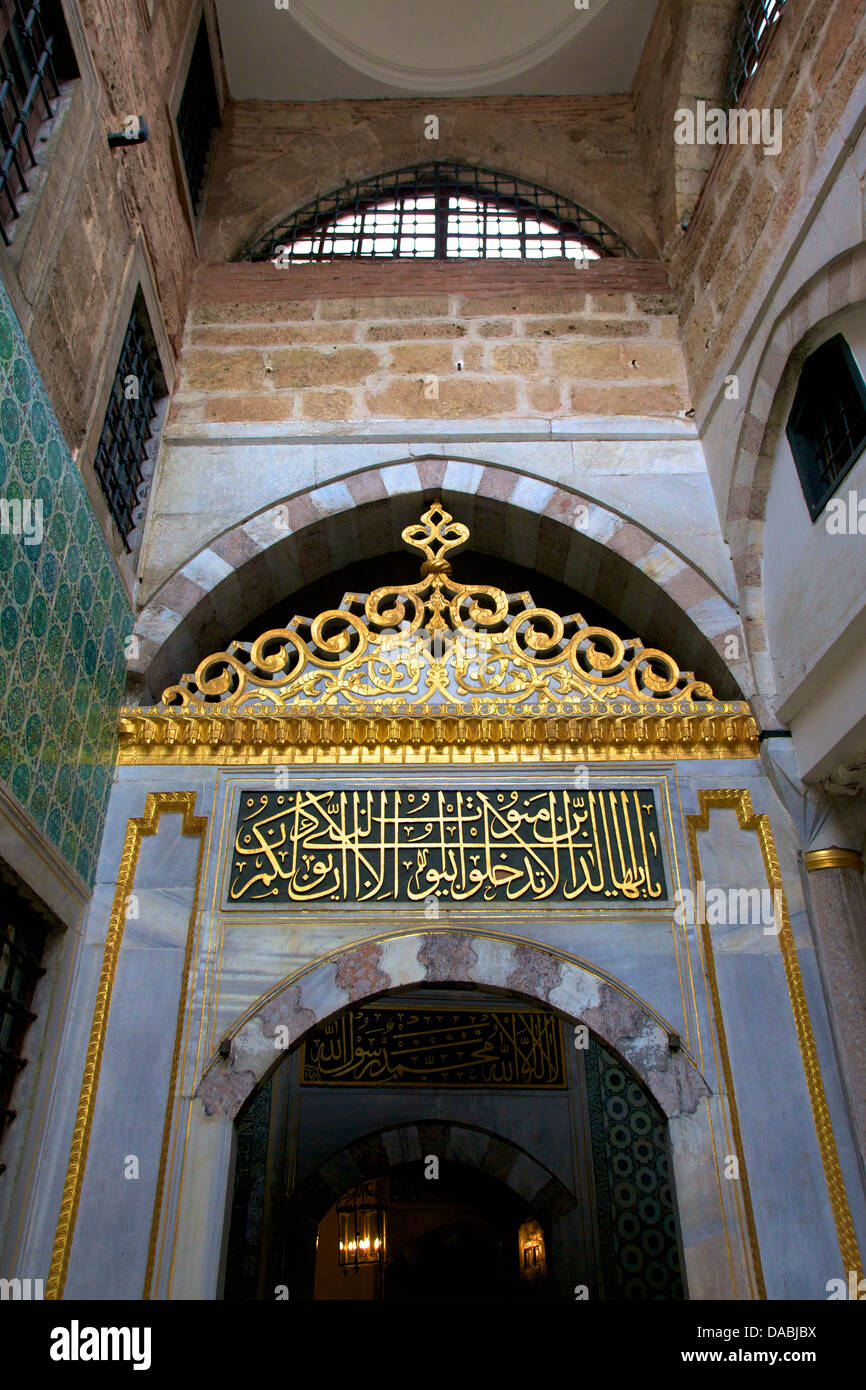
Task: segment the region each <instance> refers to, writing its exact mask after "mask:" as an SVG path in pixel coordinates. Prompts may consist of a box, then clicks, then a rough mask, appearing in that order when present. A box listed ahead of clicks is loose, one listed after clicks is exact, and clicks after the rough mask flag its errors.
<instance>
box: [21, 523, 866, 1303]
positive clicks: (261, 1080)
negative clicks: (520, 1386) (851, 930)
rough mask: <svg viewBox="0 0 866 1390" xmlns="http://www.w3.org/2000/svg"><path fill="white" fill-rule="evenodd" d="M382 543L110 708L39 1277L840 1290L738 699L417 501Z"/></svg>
mask: <svg viewBox="0 0 866 1390" xmlns="http://www.w3.org/2000/svg"><path fill="white" fill-rule="evenodd" d="M403 537H404V540H405V541H406V542H407V543H408V544H409V545H410V546H412V547H415V548H416V549H418V550H419V551H420V552H421V553H422V555H423V563H422V566H421V577H420V579H419V580H418V582H416V583H414V584H408V585H398V586H397V587H388V586H387V585H386V586H384V587H381V588H379V589H377V590H375V591H374V592H373V593H371V594H369V595H356V594H347V595H346V596H345V598H344V600H343V603H342V605H341V606H340V607H339V608H337V609H332V610H329V611H327V612H325V613H323V614H320V615H319V616H318V617H316V618H314V619H307V618H303V617H295V618H293V619H292V621H291V622H290V623H288V625H287V626H286V627H284V628H281V629H275V630H271V631H269V632H266V633H265V634H264V635H263V636H261V637H260V638H259V639H258V640H257V641H255V642H252V643H242V642H235V643H232V644H231V645H230V646H229V648H228V649H227V650H226V651H224V652H221V653H218V654H216V655H214V656H211V657H208V658H207V659H206V660H204V661H202V662H201V663H200V665H199V666H198V667H197V669H196V670H195V672H194V673H192V674H189V675H185V676H183V677H182V678H181V679H180V680H179V681H178V682H177V683H176V684H174V685H172V686H170V687H169V688H168V689H166V691H165V692H164V696H163V703H162V704H161V705H160V706H158V707H156V708H154V709H141V708H138V709H130V710H127V711H126V712H125V713H124V717H123V720H122V724H121V747H120V754H119V766H118V775H117V782H116V785H115V788H114V791H113V795H112V801H111V808H110V813H109V819H108V826H107V831H106V836H105V842H104V846H103V852H102V867H101V871H100V882H101V883H102V885H104V886H102V887H100V888H98V889H97V894H96V897H95V899H94V909H93V910H92V912H91V918H90V924H89V928H88V939H87V942H86V944H85V955H84V958H83V968H82V972H81V980H82V983H81V984H80V988H81V989H89V990H90V991H92V992H93V995H94V997H95V1000H96V1004H95V1008H94V1014H93V1025H92V1028H91V1032H90V1037H89V1041H88V1043H87V1057H86V1063H85V1073H84V1084H83V1086H82V1088H81V1092H80V1096H79V1098H78V1106H77V1111H76V1113H75V1114H74V1116H73V1115H72V1114H71V1112H70V1114H69V1124H70V1129H71V1130H72V1133H73V1143H72V1150H71V1155H70V1159H69V1163H68V1166H67V1170H66V1173H65V1180H64V1183H63V1195H62V1200H61V1216H60V1222H59V1225H58V1230H57V1237H56V1240H55V1245H54V1254H53V1260H52V1268H51V1278H50V1283H49V1289H48V1292H49V1294H50V1295H52V1296H54V1297H63V1296H66V1297H101V1296H105V1294H106V1290H107V1289H108V1288H109V1285H110V1288H111V1296H112V1297H131V1298H137V1297H142V1296H144V1297H148V1298H218V1297H223V1296H225V1297H229V1298H231V1297H247V1298H255V1297H258V1298H274V1297H286V1296H288V1297H295V1298H298V1297H300V1298H304V1297H312V1296H313V1295H314V1294H315V1293H318V1294H319V1295H320V1296H328V1297H334V1296H340V1294H339V1290H340V1289H341V1288H345V1285H344V1284H340V1275H341V1273H342V1270H343V1269H346V1268H348V1267H350V1266H352V1267H354V1268H355V1269H357V1268H358V1266H359V1265H361V1264H363V1265H365V1266H374V1267H375V1268H376V1270H377V1271H378V1273H377V1275H376V1278H375V1279H373V1278H372V1277H371V1279H370V1281H369V1282H368V1285H365V1286H364V1287H365V1288H366V1289H367V1292H368V1296H383V1295H384V1296H385V1297H392V1296H393V1297H412V1296H417V1297H420V1296H421V1293H420V1292H419V1291H420V1290H422V1289H423V1290H424V1296H429V1291H430V1287H431V1280H435V1279H436V1278H438V1277H440V1273H441V1271H442V1270H445V1271H446V1274H447V1270H448V1269H449V1268H454V1267H456V1266H457V1265H458V1264H459V1263H460V1260H461V1259H463V1260H464V1261H465V1260H469V1261H470V1263H471V1262H472V1261H475V1262H476V1263H474V1264H471V1267H472V1268H477V1269H479V1270H481V1269H483V1270H486V1271H488V1274H487V1275H486V1276H485V1277H489V1278H490V1279H491V1280H492V1281H493V1282H494V1283H495V1285H496V1288H497V1289H511V1290H512V1291H514V1292H516V1293H517V1294H520V1293H521V1292H523V1293H525V1294H526V1295H527V1296H533V1297H538V1296H547V1297H573V1296H574V1290H575V1289H576V1288H577V1289H580V1290H581V1291H582V1292H581V1294H580V1296H585V1297H588V1298H590V1299H594V1298H602V1297H631V1298H640V1297H677V1296H682V1295H683V1293H685V1296H687V1297H690V1298H729V1297H738V1298H760V1297H764V1296H767V1295H769V1296H770V1297H780V1298H785V1297H813V1298H817V1297H822V1296H824V1294H823V1290H824V1287H825V1285H826V1281H827V1280H829V1279H830V1278H833V1277H838V1275H839V1274H840V1271H843V1270H847V1269H849V1268H856V1267H857V1260H858V1256H857V1250H856V1244H855V1241H854V1237H853V1229H852V1222H851V1215H850V1211H849V1207H848V1199H847V1195H846V1187H845V1169H846V1167H848V1166H850V1163H851V1158H852V1156H851V1155H850V1154H849V1153H848V1152H847V1151H846V1150H842V1151H841V1152H839V1151H837V1147H836V1142H835V1139H834V1133H833V1127H832V1124H831V1122H830V1109H829V1103H828V1097H827V1094H825V1086H824V1081H823V1071H822V1068H823V1067H826V1065H827V1063H828V1055H827V1049H828V1046H829V1044H828V1042H827V1034H826V1019H825V1018H824V1015H823V1013H822V1012H821V1009H822V1005H821V1003H820V996H819V993H818V991H817V989H816V980H817V977H816V972H815V966H814V959H813V956H812V952H811V948H810V945H809V942H808V939H807V937H806V935H805V933H804V932H803V931H802V930H801V928H802V923H803V916H802V904H801V900H800V890H799V881H798V876H797V868H796V862H795V852H794V844H793V838H792V836H791V834H790V831H789V828H788V823H787V820H786V818H785V815H784V813H783V811H782V809H781V807H780V805H779V803H778V801H777V800H776V798H775V796H774V794H773V792H772V790H771V787H770V785H769V783H768V781H767V780H766V779H765V777H764V775H763V772H762V768H761V763H760V760H759V759H758V757H757V753H758V736H757V728H756V725H755V722H754V720H753V718H752V715H751V712H750V709H749V706H748V705H747V704H746V703H745V702H743V701H739V700H724V701H723V700H717V699H716V698H715V697H714V695H713V691H712V689H711V688H710V687H709V686H708V685H707V684H705V683H703V682H702V681H701V680H700V679H697V678H696V677H695V676H694V675H693V674H692V673H691V672H682V671H680V669H679V668H678V666H677V665H676V663H675V661H674V660H673V658H672V657H670V656H669V655H667V654H666V653H664V652H661V651H659V650H657V649H653V648H648V647H644V646H643V644H642V643H641V642H640V641H639V640H638V639H637V638H633V637H631V638H630V637H622V636H620V635H617V634H616V633H614V632H613V631H610V630H609V629H607V628H603V627H599V626H593V625H591V624H590V623H587V622H585V621H584V619H583V618H582V617H581V616H580V615H579V614H572V615H571V616H569V617H564V618H563V617H560V616H559V615H557V614H556V613H554V612H552V611H551V610H549V609H540V608H537V607H535V605H534V603H533V600H532V597H531V595H530V594H528V593H521V594H510V595H509V594H506V593H505V592H504V591H503V590H502V589H500V588H497V587H496V586H495V585H491V584H471V583H464V582H459V581H458V580H457V579H456V578H454V577H453V576H452V571H451V563H450V559H449V555H450V554H453V553H454V552H456V551H457V550H459V549H460V548H461V547H462V546H463V545H465V543H466V541H467V540H468V531H467V529H466V527H465V526H461V525H460V524H459V523H456V522H454V521H453V520H452V518H451V517H450V516H449V515H448V513H447V512H445V511H444V510H443V508H442V506H441V505H440V504H439V503H434V504H432V505H431V506H430V507H428V508H427V510H426V511H425V512H424V514H423V516H422V519H421V521H420V523H418V524H416V525H414V526H410V527H407V528H406V530H405V531H404V532H403ZM100 910H101V916H100ZM106 917H108V926H107V930H106V929H105V920H106ZM97 962H101V964H97ZM96 975H98V982H97V981H96ZM810 1007H811V1008H812V1010H813V1013H814V1011H815V1010H817V1011H818V1016H819V1017H818V1021H817V1023H816V1026H815V1028H814V1029H813V1024H812V1018H811V1016H810V1012H809V1010H810ZM778 1096H784V1106H780V1105H779V1104H778V1103H777V1101H776V1099H775V1098H776V1097H778ZM131 1097H133V1098H134V1099H135V1102H136V1103H135V1104H131V1103H130V1098H131ZM833 1099H834V1098H833V1097H832V1096H831V1102H832V1101H833ZM118 1116H122V1125H119V1124H118ZM792 1135H796V1136H797V1148H798V1153H800V1154H801V1160H800V1162H799V1163H798V1165H796V1166H793V1165H791V1164H790V1162H789V1161H788V1157H789V1155H788V1154H787V1145H788V1143H789V1139H790V1137H791V1136H792ZM118 1174H120V1175H121V1179H118ZM60 1176H61V1175H58V1179H59V1178H60ZM131 1176H134V1177H135V1181H134V1182H132V1181H129V1182H128V1183H126V1184H125V1185H124V1186H122V1189H121V1195H120V1196H118V1193H117V1183H118V1181H122V1179H126V1178H130V1177H131ZM794 1209H796V1210H797V1211H798V1223H797V1228H796V1230H793V1229H792V1226H791V1223H790V1221H789V1220H788V1219H787V1216H788V1213H790V1211H792V1210H794ZM121 1246H122V1248H123V1250H124V1260H123V1261H122V1262H118V1260H117V1258H116V1256H117V1250H118V1248H121ZM317 1247H318V1249H317ZM804 1249H807V1250H808V1251H809V1259H808V1260H805V1261H804V1260H803V1258H802V1252H803V1250H804ZM329 1261H330V1265H329V1266H328V1262H329ZM326 1266H328V1267H326ZM121 1286H122V1287H121ZM361 1287H362V1285H361V1283H358V1284H356V1285H355V1286H354V1288H355V1290H356V1291H357V1290H358V1289H360V1288H361ZM413 1290H414V1294H413V1292H412V1291H413ZM335 1291H336V1292H335Z"/></svg>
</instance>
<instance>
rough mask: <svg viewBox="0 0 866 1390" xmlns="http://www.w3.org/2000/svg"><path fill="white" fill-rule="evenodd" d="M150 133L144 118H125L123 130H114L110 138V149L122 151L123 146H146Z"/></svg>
mask: <svg viewBox="0 0 866 1390" xmlns="http://www.w3.org/2000/svg"><path fill="white" fill-rule="evenodd" d="M148 135H149V131H148V129H147V122H146V121H145V119H144V117H143V116H124V118H123V130H112V131H111V132H110V133H109V136H108V148H109V149H110V150H117V149H120V148H121V146H123V145H144V144H146V143H147V138H148Z"/></svg>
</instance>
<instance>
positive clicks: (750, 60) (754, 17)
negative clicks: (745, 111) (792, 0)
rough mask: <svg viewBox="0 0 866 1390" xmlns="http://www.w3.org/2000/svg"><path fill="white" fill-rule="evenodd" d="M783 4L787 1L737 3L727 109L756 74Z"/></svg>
mask: <svg viewBox="0 0 866 1390" xmlns="http://www.w3.org/2000/svg"><path fill="white" fill-rule="evenodd" d="M786 3H787V0H740V9H739V14H738V15H737V27H736V29H735V30H734V42H733V46H732V48H731V56H730V60H729V62H728V80H727V82H726V84H725V105H726V106H736V104H737V102H738V100H739V97H740V93H741V92H742V90H743V88H744V87H745V85H746V83H747V82H748V80H749V78H750V77H751V76H752V75H753V74H754V73H755V72H756V71H757V69H758V64H759V63H760V61H761V59H762V58H763V56H764V53H765V51H766V48H767V45H768V43H769V42H770V39H771V38H772V36H773V33H774V31H775V26H776V25H777V24H778V22H779V20H780V19H781V17H782V11H783V9H784V8H785V5H786Z"/></svg>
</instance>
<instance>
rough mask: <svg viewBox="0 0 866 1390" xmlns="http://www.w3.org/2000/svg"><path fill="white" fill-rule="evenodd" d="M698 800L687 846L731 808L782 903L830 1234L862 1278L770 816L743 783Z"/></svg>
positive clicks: (785, 955)
mask: <svg viewBox="0 0 866 1390" xmlns="http://www.w3.org/2000/svg"><path fill="white" fill-rule="evenodd" d="M698 805H699V806H700V808H701V809H700V814H699V815H697V816H686V822H687V824H688V834H689V849H690V851H691V849H692V844H693V842H694V846H695V853H697V832H698V831H706V830H709V828H710V811H711V810H712V809H713V808H716V809H719V810H734V811H736V813H737V821H738V824H739V827H740V829H741V830H754V831H755V833H756V834H757V836H758V842H759V844H760V846H761V855H762V857H763V860H764V870H765V872H766V875H767V883H768V886H769V888H770V890H771V891H772V892H776V891H778V893H779V895H780V896H779V901H780V902H781V905H782V929H781V931H780V932H779V948H780V950H781V952H782V961H783V964H784V967H785V977H786V980H787V984H788V994H789V996H790V999H791V1009H792V1011H793V1014H794V1024H795V1027H796V1029H797V1041H798V1043H799V1045H800V1055H801V1057H802V1059H803V1070H804V1072H805V1074H806V1085H807V1087H808V1091H809V1102H810V1105H811V1108H812V1116H813V1119H814V1121H815V1131H816V1133H817V1136H818V1148H819V1150H820V1153H821V1163H822V1165H823V1168H824V1178H825V1181H826V1183H827V1191H828V1194H829V1197H830V1207H831V1210H832V1212H833V1221H834V1224H835V1227H836V1237H837V1239H838V1241H839V1250H840V1253H841V1255H842V1260H843V1267H844V1269H846V1270H852V1269H853V1270H856V1271H857V1278H858V1279H862V1277H863V1264H862V1260H861V1256H860V1250H859V1247H858V1245H857V1237H856V1234H855V1232H854V1223H853V1221H852V1219H851V1208H850V1206H849V1203H848V1194H847V1192H846V1190H845V1180H844V1178H843V1176H842V1168H841V1165H840V1163H839V1154H838V1150H837V1148H836V1140H835V1137H834V1134H833V1124H832V1121H831V1119H830V1111H829V1108H828V1106H827V1096H826V1092H825V1090H824V1081H823V1078H822V1076H821V1067H820V1063H819V1061H818V1053H817V1048H816V1045H815V1036H814V1033H813V1032H812V1023H811V1020H810V1018H809V1006H808V1004H807V1002H806V992H805V990H804V988H803V977H802V974H801V973H800V963H799V960H798V959H797V947H796V943H795V941H794V933H793V931H792V929H791V918H790V914H789V912H788V900H787V897H786V896H785V888H784V884H783V882H782V876H781V873H780V870H779V858H778V855H777V853H776V844H775V841H774V839H773V831H772V827H771V825H770V817H769V816H768V815H767V814H766V813H765V812H760V813H758V812H755V811H754V809H753V807H752V797H751V793H750V792H749V791H748V790H747V789H726V788H714V789H713V790H710V791H699V792H698ZM698 862H699V861H698ZM702 930H703V933H704V937H705V940H706V941H707V944H709V931H708V928H707V924H706V923H704V924H703V929H702ZM707 960H708V963H710V962H712V953H711V951H710V952H708V955H707ZM714 981H715V966H714V965H713V982H711V987H712V984H713V983H714ZM717 994H718V989H717V986H716V987H715V989H714V995H713V1005H714V1007H716V999H717ZM724 1055H725V1083H726V1085H729V1086H731V1087H732V1085H733V1083H732V1078H731V1076H730V1074H729V1073H730V1061H729V1059H728V1057H727V1049H725V1054H724ZM732 1093H733V1092H732ZM732 1119H733V1114H732ZM738 1131H739V1126H738V1125H737V1126H736V1128H735V1130H734V1134H735V1137H736V1140H737V1143H738V1144H739V1143H740V1136H739V1132H738ZM740 1155H741V1157H742V1156H743V1153H742V1147H741V1148H740ZM744 1196H745V1191H744Z"/></svg>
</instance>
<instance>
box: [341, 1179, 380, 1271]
mask: <svg viewBox="0 0 866 1390" xmlns="http://www.w3.org/2000/svg"><path fill="white" fill-rule="evenodd" d="M337 1227H338V1231H339V1241H340V1248H339V1262H340V1265H341V1267H342V1268H343V1269H345V1270H348V1269H352V1268H354V1269H356V1270H357V1269H359V1268H360V1267H361V1265H375V1264H384V1262H385V1208H384V1207H383V1205H382V1203H381V1202H380V1201H379V1199H378V1197H377V1195H376V1187H375V1183H371V1182H370V1183H362V1184H361V1186H360V1187H356V1188H354V1189H353V1190H352V1191H351V1192H347V1193H346V1194H345V1195H344V1196H343V1197H341V1198H340V1201H339V1202H338V1203H337Z"/></svg>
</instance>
